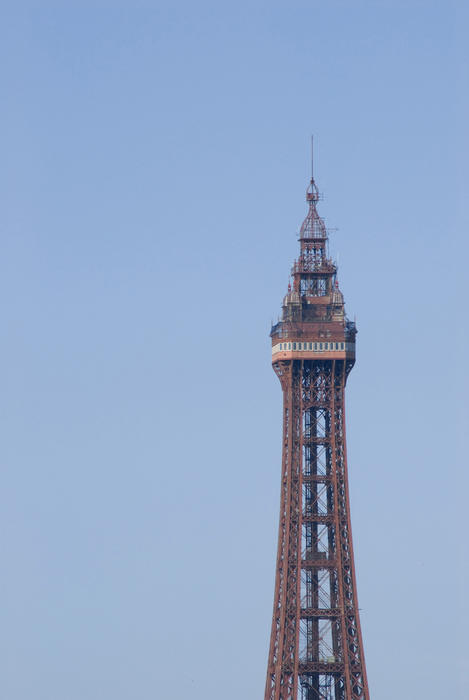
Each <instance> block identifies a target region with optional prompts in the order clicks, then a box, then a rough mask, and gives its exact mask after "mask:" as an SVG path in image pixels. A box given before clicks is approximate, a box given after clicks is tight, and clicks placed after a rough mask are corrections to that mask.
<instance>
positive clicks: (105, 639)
mask: <svg viewBox="0 0 469 700" xmlns="http://www.w3.org/2000/svg"><path fill="white" fill-rule="evenodd" d="M0 14H1V22H0V26H1V29H0V32H1V41H0V57H1V60H0V77H1V85H2V89H1V94H0V100H1V110H2V129H1V130H0V148H1V153H2V168H1V169H0V173H1V174H0V177H1V192H2V206H1V207H0V227H1V233H2V235H1V248H2V249H1V254H0V268H1V270H0V288H1V298H2V300H3V303H2V312H1V319H2V323H1V324H0V333H1V339H0V355H1V359H2V365H3V369H4V371H3V373H2V391H1V394H0V396H1V399H0V416H1V424H0V425H1V440H0V445H1V447H0V458H1V481H0V499H1V504H0V527H1V532H2V536H1V540H0V541H1V548H2V570H3V575H2V583H1V592H2V606H1V614H0V620H1V624H0V652H1V653H0V658H1V659H2V661H1V662H0V668H1V670H2V686H3V690H2V694H3V695H4V697H5V698H6V699H8V700H29V699H30V698H32V697H34V698H35V700H63V699H64V698H66V700H83V698H86V699H87V700H103V698H110V697H112V698H113V700H135V698H150V697H151V698H158V699H160V698H161V699H163V698H164V700H179V699H180V698H185V697H191V698H192V700H207V698H218V697H220V696H221V695H223V698H224V700H235V699H236V700H237V699H238V698H240V697H246V698H248V697H249V698H258V697H262V696H263V688H264V681H265V671H266V662H267V650H268V642H269V634H270V618H271V608H272V596H273V584H274V565H275V547H276V533H277V523H278V506H279V489H278V487H279V480H280V454H281V435H280V429H281V393H280V387H279V385H278V381H277V379H276V378H275V375H274V373H273V372H272V370H271V368H270V349H269V342H270V341H269V337H268V334H269V330H270V321H271V319H275V318H276V316H277V314H278V313H279V310H280V303H281V299H282V296H283V294H284V293H285V291H286V287H287V284H288V274H289V269H290V265H291V262H292V260H293V258H294V257H295V256H296V254H297V249H298V244H297V241H296V233H297V231H298V228H299V225H300V224H301V221H302V219H303V217H304V215H305V212H306V206H305V202H304V192H305V188H306V185H307V182H308V177H309V167H310V166H309V160H310V158H309V140H310V135H311V133H314V134H315V139H316V141H315V143H316V147H315V152H316V156H315V172H316V179H317V182H318V185H319V188H320V190H321V191H322V192H324V195H325V198H324V201H323V202H321V207H320V212H321V213H322V214H323V215H324V216H325V218H326V222H327V224H328V226H330V227H332V228H337V230H336V231H334V232H333V233H332V234H331V240H330V249H331V253H332V255H333V257H334V258H336V257H337V256H338V257H339V268H340V269H339V280H340V284H341V288H342V290H343V291H344V294H345V298H346V304H347V310H348V314H349V316H350V317H352V318H353V317H354V316H356V318H357V325H358V330H359V335H358V338H357V364H356V367H355V368H354V370H353V372H352V374H351V376H350V379H349V382H348V394H347V414H348V415H347V430H348V453H349V454H348V457H349V471H350V480H351V484H350V488H351V500H352V504H351V505H352V525H353V535H354V547H355V556H356V564H357V576H358V595H359V600H360V606H361V609H362V611H361V619H362V628H363V636H364V644H365V655H366V659H367V669H368V676H369V682H370V688H371V694H372V698H373V700H395V698H396V695H398V696H399V698H402V700H407V699H409V700H413V699H414V698H417V697H418V698H425V699H426V700H441V698H454V699H455V700H459V699H460V700H463V699H464V698H467V697H468V696H469V682H468V675H467V658H468V656H469V642H468V638H467V633H466V630H467V624H468V615H469V604H468V596H467V591H468V589H469V552H468V544H467V537H466V532H467V526H468V515H467V512H468V508H467V492H468V486H469V479H468V473H467V471H468V470H467V467H468V459H467V425H468V408H467V395H468V389H469V386H468V384H469V383H468V373H467V347H468V342H469V338H468V330H467V315H468V314H467V302H466V300H467V284H468V279H467V264H466V260H467V256H468V253H469V246H468V238H467V230H468V211H467V186H468V181H469V173H468V165H467V164H468V162H469V157H468V156H469V139H468V130H467V124H468V121H469V97H468V95H469V91H468V68H469V50H468V47H467V33H468V19H469V9H468V7H467V5H466V3H464V2H462V1H460V2H456V1H454V0H453V1H451V0H450V1H446V2H442V1H440V0H439V1H431V0H429V1H425V2H423V1H421V2H420V1H417V0H409V1H407V2H401V1H399V0H394V1H393V2H391V1H390V0H381V1H380V0H375V2H371V1H369V2H367V1H365V0H362V1H357V2H355V3H350V2H339V1H338V0H330V1H329V2H324V1H323V2H317V1H315V0H310V1H309V2H306V1H297V0H292V2H290V3H280V2H277V1H276V0H273V1H271V2H263V1H260V0H252V1H251V2H245V1H243V0H241V1H240V2H238V3H225V2H204V1H203V0H202V1H201V2H197V3H190V2H187V0H186V1H184V0H183V1H182V2H179V3H171V2H156V1H154V2H150V1H148V2H139V1H138V0H137V1H136V2H132V3H130V2H128V1H126V2H119V0H117V1H116V2H112V3H111V2H99V1H97V2H86V0H85V1H84V2H80V3H77V2H63V3H59V2H55V3H51V2H48V1H47V0H45V1H43V2H37V3H32V2H31V3H22V2H17V3H11V2H10V3H9V2H5V3H3V4H2V8H1V10H0Z"/></svg>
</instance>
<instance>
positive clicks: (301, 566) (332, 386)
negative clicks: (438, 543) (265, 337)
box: [265, 178, 369, 700]
mask: <svg viewBox="0 0 469 700" xmlns="http://www.w3.org/2000/svg"><path fill="white" fill-rule="evenodd" d="M306 199H307V202H308V204H309V211H308V214H307V216H306V219H305V220H304V222H303V224H302V226H301V230H300V235H299V240H300V246H301V250H300V255H299V258H298V259H297V260H296V261H295V263H294V264H293V268H292V281H293V284H292V285H291V284H289V286H288V293H287V295H286V296H285V299H284V301H283V306H282V316H281V320H280V321H279V322H278V323H277V324H276V325H274V326H273V328H272V331H271V337H272V364H273V368H274V370H275V372H276V374H277V376H278V377H279V379H280V383H281V386H282V390H283V454H282V480H281V502H280V524H279V539H278V554H277V567H276V581H275V593H274V610H273V618H272V633H271V641H270V651H269V661H268V669H267V682H266V690H265V700H299V699H302V700H317V699H318V698H321V699H323V700H369V692H368V685H367V680H366V671H365V659H364V654H363V644H362V638H361V631H360V620H359V615H358V602H357V593H356V582H355V571H354V562H353V547H352V533H351V526H350V508H349V498H348V482H347V454H346V444H345V406H344V394H345V383H346V380H347V376H348V373H349V372H350V370H351V369H352V367H353V365H354V362H355V335H356V332H357V331H356V327H355V323H353V322H350V321H348V320H347V318H346V316H345V310H344V299H343V296H342V293H341V292H340V290H339V286H338V282H337V267H336V265H335V264H334V263H333V262H332V260H331V259H330V258H329V256H328V251H327V230H326V227H325V224H324V221H323V219H322V218H321V217H320V216H319V214H318V212H317V202H318V200H319V193H318V189H317V187H316V183H315V181H314V178H311V184H310V186H309V187H308V190H307V193H306Z"/></svg>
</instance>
